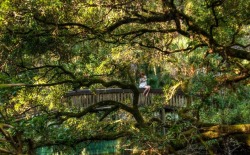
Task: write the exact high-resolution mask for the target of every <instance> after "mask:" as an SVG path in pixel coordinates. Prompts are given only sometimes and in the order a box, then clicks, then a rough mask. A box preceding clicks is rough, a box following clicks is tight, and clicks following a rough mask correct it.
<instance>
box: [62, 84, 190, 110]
mask: <svg viewBox="0 0 250 155" xmlns="http://www.w3.org/2000/svg"><path fill="white" fill-rule="evenodd" d="M143 91H144V89H139V92H140V95H139V102H138V103H139V105H149V104H152V103H153V102H154V101H153V99H154V97H156V96H161V97H163V98H164V92H163V90H162V89H151V90H150V93H149V95H148V96H144V95H143ZM65 97H66V98H67V99H68V100H69V106H70V107H71V106H72V107H74V108H79V109H82V108H84V107H87V106H89V105H92V104H94V103H97V102H100V101H104V100H114V101H117V102H122V103H126V104H131V105H132V100H133V93H132V91H131V90H130V89H120V88H109V89H96V90H94V91H91V90H89V89H83V90H77V91H70V92H68V93H66V95H65ZM187 104H188V98H187V97H186V96H185V95H184V93H183V92H182V91H177V92H176V93H175V95H174V96H173V97H172V98H171V99H170V100H169V101H168V102H167V103H165V105H166V106H172V107H183V106H186V105H187Z"/></svg>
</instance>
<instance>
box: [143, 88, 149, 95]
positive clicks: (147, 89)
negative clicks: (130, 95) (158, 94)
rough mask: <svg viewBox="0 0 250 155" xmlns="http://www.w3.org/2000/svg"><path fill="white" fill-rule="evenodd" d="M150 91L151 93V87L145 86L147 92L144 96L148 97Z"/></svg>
mask: <svg viewBox="0 0 250 155" xmlns="http://www.w3.org/2000/svg"><path fill="white" fill-rule="evenodd" d="M149 91H150V86H145V90H144V92H143V95H145V96H148V93H149Z"/></svg>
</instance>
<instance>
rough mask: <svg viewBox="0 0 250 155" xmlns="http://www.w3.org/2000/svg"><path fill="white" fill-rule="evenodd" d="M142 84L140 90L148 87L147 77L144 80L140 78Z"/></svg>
mask: <svg viewBox="0 0 250 155" xmlns="http://www.w3.org/2000/svg"><path fill="white" fill-rule="evenodd" d="M139 82H140V84H139V88H145V86H147V77H146V76H144V77H142V78H140V81H139Z"/></svg>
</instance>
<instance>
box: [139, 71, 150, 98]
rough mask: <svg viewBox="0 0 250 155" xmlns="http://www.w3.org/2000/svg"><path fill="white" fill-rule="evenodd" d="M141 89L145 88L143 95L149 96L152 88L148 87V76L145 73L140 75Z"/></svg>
mask: <svg viewBox="0 0 250 155" xmlns="http://www.w3.org/2000/svg"><path fill="white" fill-rule="evenodd" d="M139 88H145V90H144V92H143V95H145V96H148V93H149V91H150V86H149V85H147V76H146V75H145V74H144V73H141V74H140V80H139Z"/></svg>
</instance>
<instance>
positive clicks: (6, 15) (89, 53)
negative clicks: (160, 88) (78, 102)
mask: <svg viewBox="0 0 250 155" xmlns="http://www.w3.org/2000/svg"><path fill="white" fill-rule="evenodd" d="M249 3H250V2H246V1H243V0H240V1H237V2H235V1H233V0H229V1H220V0H206V1H201V0H198V1H194V0H179V1H177V0H176V1H174V0H163V1H151V0H147V1H137V0H132V1H111V0H110V1H105V2H101V1H84V2H80V1H63V0H55V1H53V3H52V2H50V1H44V0H38V1H29V0H25V1H23V2H19V1H13V2H10V1H9V0H5V1H3V2H1V10H0V11H1V22H0V25H1V45H0V47H1V51H2V52H1V64H2V65H1V82H2V83H3V84H2V85H1V86H2V87H4V88H2V90H1V94H2V95H1V96H4V97H3V98H2V101H1V106H2V109H3V110H1V115H2V118H3V120H2V122H3V123H4V124H5V126H6V125H7V126H12V127H10V128H9V127H8V128H7V130H8V132H9V134H8V135H7V134H5V133H6V131H5V130H6V128H5V127H4V130H2V134H3V137H4V138H5V142H6V143H7V144H6V143H4V145H3V147H2V148H7V149H4V150H3V151H2V152H8V153H13V154H15V153H21V152H22V153H30V154H32V153H34V149H35V148H38V147H40V146H51V145H67V146H71V145H74V143H80V142H83V141H87V140H93V139H97V140H98V139H99V140H100V139H117V138H120V137H127V138H128V137H137V138H141V137H144V138H145V141H143V142H141V144H144V143H147V141H150V142H152V143H147V146H152V145H151V144H154V145H153V146H152V148H157V149H158V150H160V151H162V152H165V151H166V150H169V151H172V152H174V151H175V150H178V149H183V148H185V147H186V146H187V145H188V144H187V143H186V141H183V140H181V139H177V138H176V136H175V134H177V135H184V136H185V137H186V138H188V139H190V138H191V137H192V135H195V138H194V139H193V142H194V143H197V142H198V141H200V143H201V144H203V145H204V146H205V148H206V149H207V150H209V151H210V153H211V154H212V150H211V149H209V147H208V146H207V144H206V143H205V142H204V141H205V140H208V139H214V138H217V139H220V137H224V136H226V137H228V136H231V135H233V134H235V133H241V135H240V136H242V134H244V137H248V138H246V139H248V140H249V124H247V123H249V120H248V121H246V122H239V123H246V124H245V125H242V126H243V127H242V126H241V125H239V126H240V129H238V127H239V126H237V125H233V126H231V125H232V123H229V124H227V125H228V126H227V125H225V124H224V123H225V122H218V121H215V122H213V123H212V124H210V127H204V125H205V124H204V122H203V121H204V120H205V119H204V118H202V116H200V115H202V114H204V115H205V112H203V110H204V108H205V107H207V104H209V103H212V102H215V103H216V104H219V105H220V103H222V102H219V101H221V100H222V99H221V96H216V95H215V94H216V93H217V92H220V91H221V90H222V89H225V91H226V93H225V94H226V95H225V96H226V97H227V98H228V97H229V98H230V96H229V95H232V96H233V97H232V98H231V99H230V101H231V100H234V101H237V102H238V103H242V102H246V103H247V101H248V98H247V97H246V96H247V95H245V96H244V95H243V96H244V97H245V99H244V98H241V97H240V96H241V95H240V94H237V93H234V92H233V91H231V90H237V91H242V90H249V76H250V72H249V60H250V53H249V11H248V10H249V7H250V4H249ZM232 6H233V7H232ZM129 62H131V63H135V64H138V66H140V65H142V64H147V65H148V66H160V68H162V74H165V75H170V76H168V79H169V81H170V82H169V83H168V84H169V86H172V85H174V84H175V82H180V81H181V83H182V88H183V90H184V91H186V93H187V94H188V95H196V96H199V97H200V100H197V102H196V104H195V103H194V104H193V105H194V109H193V110H191V109H189V108H190V107H188V110H189V111H190V112H194V113H195V114H196V115H195V119H191V117H194V115H193V114H194V113H192V114H190V116H189V115H183V114H184V112H186V111H187V109H184V110H183V111H184V112H183V111H180V112H179V115H180V116H181V118H183V119H180V121H179V122H177V125H174V124H173V123H174V122H172V121H170V122H169V123H170V126H166V127H167V128H168V129H169V133H168V134H167V136H165V137H164V138H160V137H161V136H155V135H156V134H157V133H156V132H153V131H152V128H149V127H148V126H149V125H153V124H157V126H162V124H166V122H161V120H158V119H156V120H157V121H153V120H154V119H151V118H152V117H153V115H152V111H149V112H150V114H149V115H148V116H147V115H146V114H145V113H144V112H143V110H142V109H140V108H139V107H138V94H139V92H138V89H137V87H136V85H135V81H136V75H133V76H131V75H132V74H131V73H130V70H129V69H130V68H129V67H130V63H129ZM169 66H173V67H169ZM173 68H174V69H173ZM149 69H151V68H149ZM200 70H203V71H204V73H201V72H200V73H198V74H197V75H196V74H195V72H197V71H200ZM218 73H220V74H218ZM217 74H218V75H217ZM166 83H167V82H166ZM204 83H205V84H206V85H205V87H204ZM242 85H245V86H242ZM9 86H14V87H9ZM17 86H18V87H17ZM238 86H241V87H240V88H237V87H238ZM89 87H90V88H91V89H94V88H95V87H99V88H100V87H120V88H124V89H125V88H127V89H131V90H132V91H133V93H134V96H135V98H134V101H133V104H132V105H133V106H128V105H126V104H124V103H116V102H110V101H104V102H100V103H96V105H93V106H90V107H88V108H87V109H84V110H83V111H80V112H79V111H78V110H76V111H72V109H68V108H67V107H64V106H63V105H62V104H60V102H61V100H60V99H61V96H62V94H63V93H65V92H66V91H67V90H70V89H74V90H77V89H79V88H89ZM6 94H8V95H6ZM10 94H11V95H10ZM234 95H235V96H234ZM45 96H46V98H45ZM228 100H229V99H228ZM52 101H53V102H52ZM58 103H59V104H58ZM223 103H224V102H223ZM100 105H112V106H113V107H114V109H112V110H113V111H112V112H113V113H112V112H110V113H108V114H107V115H105V114H103V113H102V114H103V116H105V117H106V116H107V117H108V116H109V115H111V114H117V113H121V109H122V110H123V111H126V112H127V113H128V114H129V116H130V117H132V118H134V119H135V122H133V121H132V122H130V123H129V125H128V124H125V125H124V124H122V123H114V124H112V125H109V124H108V125H107V123H105V122H104V121H100V122H99V121H97V120H98V118H99V119H100V118H102V117H100V116H99V114H98V113H97V114H96V113H90V112H91V111H92V110H93V109H95V108H96V107H97V106H100ZM197 105H198V106H197ZM160 106H162V103H161V104H160ZM195 106H197V107H195ZM242 106H247V104H242ZM13 107H14V108H13ZM21 107H22V108H21ZM238 108H239V107H238ZM5 109H7V110H5ZM34 109H35V110H36V111H38V112H39V115H38V116H36V117H32V116H33V114H34ZM149 109H150V108H149ZM155 109H157V107H154V106H153V107H152V109H151V110H155ZM222 109H223V110H224V109H225V108H222ZM144 110H145V109H144ZM212 110H213V109H212ZM212 110H211V111H212ZM245 114H247V111H246V112H245ZM24 116H26V119H24V118H25V117H24ZM27 116H30V117H27ZM101 120H102V119H101ZM86 122H88V123H87V124H88V126H82V125H81V124H86ZM90 122H91V123H90ZM157 122H158V123H157ZM123 123H124V122H123ZM209 123H211V122H209ZM219 123H221V124H222V125H221V126H219V127H221V128H218V127H217V126H214V125H218V124H219ZM39 124H43V125H42V126H40V125H39ZM70 125H71V126H72V127H71V126H70ZM55 126H56V127H55ZM192 126H195V127H198V128H197V129H198V130H195V129H194V128H192ZM244 126H245V127H246V128H244ZM174 127H176V128H177V129H178V130H177V129H175V128H174ZM34 128H35V129H36V130H33V129H34ZM79 128H81V129H79ZM224 128H227V129H228V130H227V131H228V132H225V133H223V134H222V135H221V136H219V137H216V136H213V135H211V134H209V133H210V132H211V131H210V130H212V131H213V132H220V133H222V131H221V130H223V129H224ZM235 128H236V129H235ZM113 130H114V131H115V132H113ZM74 131H77V132H76V133H74ZM83 131H84V132H85V134H80V133H83ZM93 131H102V135H100V134H93V133H92V132H93ZM110 131H112V132H113V133H110ZM197 131H199V132H200V134H198V133H196V132H197ZM224 131H225V130H223V132H224ZM47 133H50V134H49V135H48V136H44V135H46V134H47ZM66 133H70V134H68V135H67V134H66ZM145 133H154V134H148V135H150V136H148V137H145V135H144V134H145ZM171 133H175V134H173V135H171ZM33 135H34V136H35V137H37V138H32V136H33ZM79 135H80V137H78V136H79ZM11 137H17V138H11ZM20 137H22V138H20ZM154 137H157V138H155V139H154ZM171 138H173V139H176V140H171ZM9 139H13V140H11V141H12V142H9ZM132 139H133V140H137V139H136V138H132ZM19 142H22V145H21V144H20V145H18V146H22V147H21V148H19V149H16V148H17V147H16V146H15V145H16V144H18V143H19ZM161 142H164V143H162V146H160V145H159V143H161ZM244 143H245V144H247V145H248V146H249V143H247V141H245V142H244ZM141 146H143V145H141ZM161 147H162V149H160V148H161Z"/></svg>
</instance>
